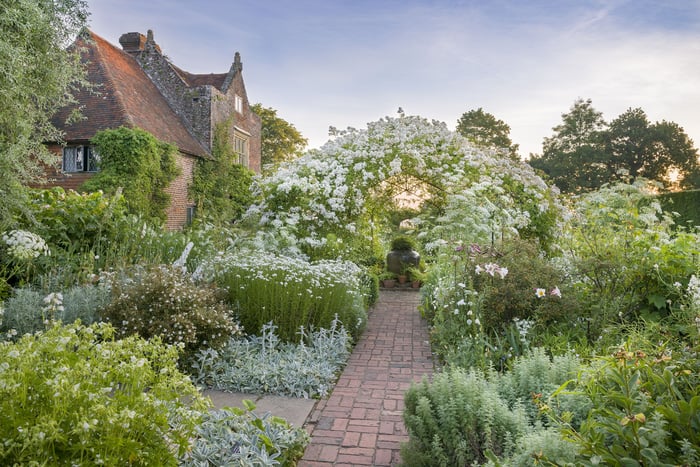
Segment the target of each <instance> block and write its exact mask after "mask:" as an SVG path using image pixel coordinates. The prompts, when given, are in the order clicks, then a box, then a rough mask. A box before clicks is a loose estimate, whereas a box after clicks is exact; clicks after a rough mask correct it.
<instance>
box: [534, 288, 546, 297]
mask: <svg viewBox="0 0 700 467" xmlns="http://www.w3.org/2000/svg"><path fill="white" fill-rule="evenodd" d="M535 296H536V297H537V298H542V297H546V296H547V291H546V290H545V289H536V290H535Z"/></svg>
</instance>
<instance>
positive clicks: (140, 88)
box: [54, 31, 211, 158]
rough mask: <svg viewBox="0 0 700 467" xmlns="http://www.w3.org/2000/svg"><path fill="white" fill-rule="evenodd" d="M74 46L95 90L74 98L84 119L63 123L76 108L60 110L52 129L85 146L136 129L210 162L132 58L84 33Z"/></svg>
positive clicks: (79, 94) (205, 151)
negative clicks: (102, 135)
mask: <svg viewBox="0 0 700 467" xmlns="http://www.w3.org/2000/svg"><path fill="white" fill-rule="evenodd" d="M75 46H76V47H79V48H81V49H82V50H83V51H82V58H83V61H84V62H85V63H86V66H87V74H88V80H89V81H90V82H91V83H93V84H94V85H95V86H96V88H95V91H88V90H85V89H80V90H79V91H78V92H77V93H76V94H75V97H76V99H77V100H78V102H79V103H80V110H81V114H82V117H83V118H82V119H81V120H80V121H78V122H75V123H72V124H70V125H66V124H65V121H66V117H67V116H68V115H69V114H70V112H71V110H73V108H74V107H73V108H66V109H63V110H62V111H61V112H59V113H58V114H57V115H56V116H55V117H54V124H55V125H56V126H57V127H58V128H62V129H63V130H64V132H65V136H64V139H65V140H66V141H87V140H89V139H90V138H92V137H93V136H95V133H97V132H98V131H100V130H105V129H110V128H118V127H120V126H128V127H138V128H141V129H143V130H146V131H148V132H149V133H151V134H153V135H154V136H155V137H156V138H158V139H159V140H161V141H165V142H167V143H171V144H174V145H175V146H177V147H178V149H179V150H180V151H181V152H184V153H186V154H190V155H193V156H199V157H205V158H209V157H211V156H210V155H209V153H208V151H207V150H206V149H205V148H204V146H202V145H201V144H200V143H199V141H197V139H196V138H195V137H194V136H192V134H191V133H190V131H189V130H188V129H187V127H186V126H185V124H184V122H183V121H182V120H181V119H180V117H178V115H177V114H176V113H175V111H173V109H172V108H171V107H170V105H168V102H167V101H166V100H165V98H164V97H163V95H162V94H161V93H160V91H158V88H156V86H155V85H154V84H153V82H152V81H151V80H150V79H149V78H148V76H146V74H145V72H144V71H143V69H142V68H141V67H140V66H139V64H138V63H137V62H136V59H134V57H132V56H131V55H129V54H128V53H126V52H124V51H123V50H121V49H119V48H117V47H115V46H113V45H112V44H110V43H109V42H107V41H106V40H105V39H103V38H101V37H100V36H98V35H97V34H95V33H93V32H91V31H86V32H85V33H84V34H82V35H81V36H80V37H79V38H78V39H77V40H76V43H75Z"/></svg>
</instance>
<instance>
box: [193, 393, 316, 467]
mask: <svg viewBox="0 0 700 467" xmlns="http://www.w3.org/2000/svg"><path fill="white" fill-rule="evenodd" d="M243 404H244V405H245V408H238V407H228V408H224V409H223V410H216V411H213V412H210V413H209V414H207V415H205V416H204V420H203V422H202V424H201V425H200V426H199V428H198V429H197V435H196V438H195V441H194V443H193V446H192V450H191V451H189V452H188V453H187V454H186V455H185V456H184V457H183V458H182V459H181V460H180V465H181V466H183V467H190V466H192V467H199V466H202V465H206V466H210V465H211V466H215V465H233V464H235V465H257V466H267V465H270V466H271V465H282V466H290V467H293V466H295V465H296V463H297V461H298V460H299V459H300V458H301V457H302V456H303V455H304V449H305V448H306V445H307V444H308V443H309V435H308V433H306V430H304V429H303V428H292V427H291V426H290V425H289V424H288V423H287V422H286V421H285V420H284V419H281V418H279V417H272V416H270V415H269V414H267V415H265V416H263V417H258V416H257V415H256V414H255V413H254V412H253V410H255V404H253V403H252V402H250V401H248V400H244V401H243Z"/></svg>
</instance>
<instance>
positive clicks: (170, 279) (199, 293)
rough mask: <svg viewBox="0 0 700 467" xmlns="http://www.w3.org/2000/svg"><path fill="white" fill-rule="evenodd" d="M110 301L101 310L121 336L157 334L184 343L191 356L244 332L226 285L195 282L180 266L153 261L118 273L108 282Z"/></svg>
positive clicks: (186, 356) (164, 339)
mask: <svg viewBox="0 0 700 467" xmlns="http://www.w3.org/2000/svg"><path fill="white" fill-rule="evenodd" d="M108 287H109V288H110V290H111V294H112V295H111V301H110V302H109V304H107V305H106V306H105V307H104V308H102V309H101V310H100V316H101V317H102V319H103V320H104V321H106V322H108V323H111V324H112V325H113V326H114V327H115V329H116V332H117V335H118V336H120V337H126V336H130V335H133V334H138V335H139V336H141V337H143V338H150V337H153V336H159V337H160V338H161V339H163V341H164V342H166V343H168V344H177V345H181V346H182V347H183V348H184V352H183V360H185V361H186V360H189V358H190V357H192V356H193V355H194V354H195V353H196V352H197V351H198V350H199V349H201V348H208V347H212V348H220V347H221V346H223V345H224V344H225V343H226V342H227V341H228V339H229V338H230V337H231V336H232V335H234V334H236V333H238V332H240V329H239V326H238V323H237V322H236V321H235V319H234V315H233V313H232V312H231V310H230V308H229V307H228V306H227V305H226V304H225V302H224V301H223V299H224V297H223V290H220V289H217V288H216V287H215V286H213V285H210V284H206V283H202V282H195V281H194V280H193V279H192V277H191V276H190V275H189V274H187V273H186V272H183V271H182V269H181V268H178V267H172V266H162V265H161V266H153V267H149V268H147V269H143V270H142V269H139V268H135V269H133V270H131V271H128V272H127V273H126V274H124V275H115V276H113V277H112V279H110V280H109V282H108Z"/></svg>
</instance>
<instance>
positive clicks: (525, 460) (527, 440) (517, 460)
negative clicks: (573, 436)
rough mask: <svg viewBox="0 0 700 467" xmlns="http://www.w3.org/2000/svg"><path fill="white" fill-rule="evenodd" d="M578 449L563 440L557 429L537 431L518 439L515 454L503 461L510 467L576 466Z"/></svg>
mask: <svg viewBox="0 0 700 467" xmlns="http://www.w3.org/2000/svg"><path fill="white" fill-rule="evenodd" d="M577 453H578V449H577V447H576V445H575V444H573V443H571V442H569V441H567V440H565V439H563V438H562V436H561V433H559V431H558V430H557V429H555V428H548V429H541V428H540V429H535V430H533V431H531V432H529V433H525V434H524V435H523V436H522V437H520V438H519V439H518V442H517V445H516V448H515V453H514V454H513V455H512V456H511V457H510V458H509V459H506V460H504V461H503V464H502V465H504V466H506V465H507V466H509V467H537V466H541V465H549V464H548V463H547V461H550V462H551V461H554V462H555V463H554V464H553V465H574V461H575V460H576V454H577Z"/></svg>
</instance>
